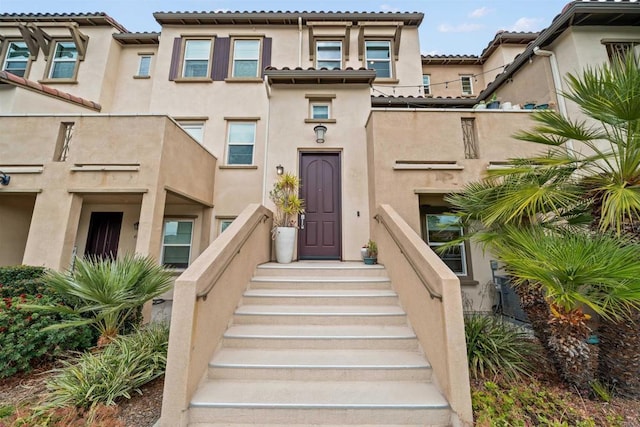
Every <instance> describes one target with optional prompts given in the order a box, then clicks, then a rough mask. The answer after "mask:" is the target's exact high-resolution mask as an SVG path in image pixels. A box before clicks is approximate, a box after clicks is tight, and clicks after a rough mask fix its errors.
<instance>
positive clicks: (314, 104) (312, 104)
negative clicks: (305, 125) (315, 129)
mask: <svg viewBox="0 0 640 427" xmlns="http://www.w3.org/2000/svg"><path fill="white" fill-rule="evenodd" d="M313 107H327V117H315V116H314V113H313ZM309 118H310V119H312V120H329V119H331V103H330V102H310V103H309Z"/></svg>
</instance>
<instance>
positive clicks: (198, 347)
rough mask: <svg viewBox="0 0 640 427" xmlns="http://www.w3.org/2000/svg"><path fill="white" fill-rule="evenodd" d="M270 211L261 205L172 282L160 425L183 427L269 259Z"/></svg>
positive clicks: (246, 212) (250, 208)
mask: <svg viewBox="0 0 640 427" xmlns="http://www.w3.org/2000/svg"><path fill="white" fill-rule="evenodd" d="M272 218H273V215H272V212H271V211H270V210H269V209H267V208H265V207H264V206H262V205H259V204H252V205H249V206H247V208H245V209H244V211H242V213H241V214H240V215H239V216H238V217H237V218H236V219H235V220H234V221H233V223H232V224H231V225H230V226H229V227H228V228H227V229H226V230H225V232H224V233H222V234H221V235H220V236H219V237H218V238H217V239H216V240H214V241H213V243H212V244H211V245H210V246H209V247H208V248H207V249H206V250H205V251H204V252H203V253H202V254H201V255H200V256H199V257H198V258H197V259H196V260H195V261H194V262H193V264H191V266H189V268H187V270H186V271H185V272H184V273H182V274H181V275H180V276H179V277H178V279H177V280H176V283H175V288H174V299H173V309H172V315H171V318H172V320H171V331H170V335H169V352H168V355H167V371H166V376H165V388H164V394H163V401H162V414H161V419H160V424H161V425H162V426H165V427H178V426H185V425H187V423H188V418H187V417H188V407H189V401H190V399H191V396H192V395H193V393H194V392H195V390H196V388H197V387H198V383H199V382H200V380H201V378H202V376H203V375H204V373H205V372H206V371H207V366H208V363H209V360H210V359H211V356H212V355H213V353H214V351H215V349H216V348H217V347H218V344H219V342H220V341H221V339H222V336H223V333H224V332H225V330H226V329H227V326H228V323H229V319H231V317H232V315H233V312H234V310H235V308H236V306H237V305H238V303H239V302H240V299H241V298H242V294H243V292H244V291H245V289H246V287H247V283H248V282H249V280H250V279H251V276H252V275H253V272H254V270H255V267H256V266H257V265H259V264H263V263H265V262H268V261H269V259H270V254H271V225H272Z"/></svg>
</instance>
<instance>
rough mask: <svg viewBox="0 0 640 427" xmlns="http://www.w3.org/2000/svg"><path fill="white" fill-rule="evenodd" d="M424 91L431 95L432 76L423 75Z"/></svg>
mask: <svg viewBox="0 0 640 427" xmlns="http://www.w3.org/2000/svg"><path fill="white" fill-rule="evenodd" d="M422 90H423V91H424V94H425V95H431V75H430V74H423V75H422Z"/></svg>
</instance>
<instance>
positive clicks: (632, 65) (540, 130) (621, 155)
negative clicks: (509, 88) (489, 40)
mask: <svg viewBox="0 0 640 427" xmlns="http://www.w3.org/2000/svg"><path fill="white" fill-rule="evenodd" d="M567 81H568V83H569V86H570V88H571V89H570V91H569V92H568V93H565V94H564V96H565V97H567V98H568V99H570V100H571V101H573V102H575V103H576V104H577V105H578V106H579V107H580V108H581V110H582V112H583V113H584V114H585V115H586V116H587V117H589V118H590V119H591V122H592V123H593V124H592V125H587V124H586V123H578V122H571V121H569V120H567V119H565V118H563V117H561V116H560V115H558V114H556V113H553V112H547V113H543V114H540V115H537V116H536V118H535V119H536V121H537V122H538V123H539V124H538V126H537V127H536V128H534V129H533V130H532V131H530V132H522V133H520V134H518V135H517V136H516V137H517V138H519V139H522V140H525V141H533V142H539V143H543V144H547V145H559V144H561V143H564V142H566V141H568V140H575V141H580V142H581V143H582V149H581V150H575V151H574V150H568V151H566V152H562V151H559V150H555V151H553V154H554V155H553V157H554V159H553V161H552V162H550V163H549V164H550V165H552V166H553V167H560V168H561V167H563V166H565V167H570V168H572V169H573V168H575V170H576V171H577V174H576V184H577V185H578V189H579V190H580V191H581V192H582V194H584V195H585V196H584V197H585V198H586V199H587V200H589V202H590V206H591V215H592V217H593V221H592V223H591V227H592V228H593V229H595V230H599V231H600V232H614V233H615V234H617V235H618V236H622V235H624V236H626V237H627V238H631V239H633V240H634V241H636V242H638V241H640V68H639V64H638V60H637V59H636V58H635V57H634V56H633V55H628V56H627V58H626V60H624V61H614V62H613V63H612V64H611V65H604V66H603V67H601V68H596V69H591V68H589V69H587V70H585V71H584V72H583V74H582V76H580V77H576V76H573V75H569V76H568V78H567ZM585 148H586V149H585ZM534 161H535V160H534ZM638 298H640V295H638ZM599 335H600V338H601V346H600V366H599V375H600V377H601V379H602V380H603V381H604V382H606V383H609V384H610V385H612V386H615V390H616V391H617V392H618V393H619V394H623V395H628V396H632V397H638V396H640V351H639V350H638V349H640V311H638V310H637V309H631V311H630V312H629V313H628V315H627V316H625V317H622V318H620V317H618V318H613V319H611V318H609V319H606V318H605V319H603V321H602V324H601V327H600V329H599Z"/></svg>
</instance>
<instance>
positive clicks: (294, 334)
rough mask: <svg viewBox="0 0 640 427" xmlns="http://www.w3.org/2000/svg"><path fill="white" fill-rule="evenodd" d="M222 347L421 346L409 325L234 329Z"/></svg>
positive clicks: (246, 327) (226, 336)
mask: <svg viewBox="0 0 640 427" xmlns="http://www.w3.org/2000/svg"><path fill="white" fill-rule="evenodd" d="M223 346H225V347H234V348H238V347H242V348H324V349H358V348H377V349H403V350H417V349H418V342H417V340H416V336H415V334H414V333H413V330H411V328H409V327H408V326H406V325H404V326H397V325H391V326H390V325H232V326H230V327H229V329H227V331H226V332H225V334H224V342H223Z"/></svg>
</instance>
